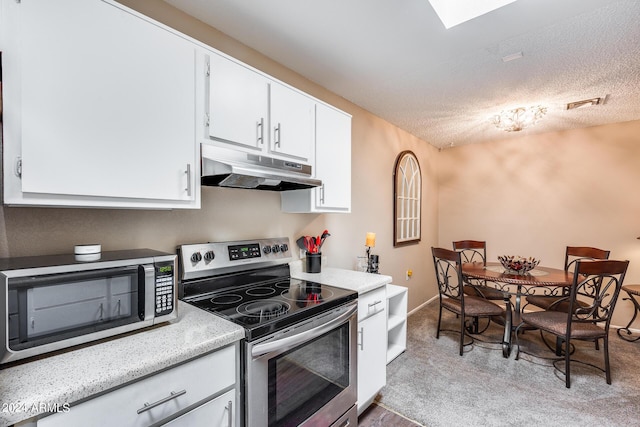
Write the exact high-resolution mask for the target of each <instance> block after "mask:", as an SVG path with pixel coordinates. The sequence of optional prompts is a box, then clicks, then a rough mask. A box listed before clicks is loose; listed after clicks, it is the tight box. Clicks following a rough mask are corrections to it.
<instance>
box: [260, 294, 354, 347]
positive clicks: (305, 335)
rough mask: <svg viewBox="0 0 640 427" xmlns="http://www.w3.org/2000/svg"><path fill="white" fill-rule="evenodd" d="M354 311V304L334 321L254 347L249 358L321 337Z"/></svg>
mask: <svg viewBox="0 0 640 427" xmlns="http://www.w3.org/2000/svg"><path fill="white" fill-rule="evenodd" d="M356 310H358V305H357V304H354V305H353V306H352V307H350V308H349V310H347V311H346V312H344V313H342V314H341V315H339V316H338V317H336V318H335V319H332V320H330V321H329V322H327V323H324V324H322V325H320V326H316V327H315V328H313V329H309V330H308V331H305V332H302V333H300V334H296V335H293V336H291V337H287V338H282V339H279V340H276V341H270V342H266V343H264V344H258V345H255V346H254V347H253V348H252V349H251V356H253V357H259V356H262V355H263V354H267V353H270V352H272V351H275V350H280V349H283V348H290V347H295V346H296V345H298V344H302V343H304V342H307V341H309V340H312V339H314V338H316V337H319V336H320V335H323V334H325V333H326V332H329V331H331V330H332V329H334V328H335V327H336V326H338V325H340V324H342V323H344V322H345V321H346V320H347V319H349V317H351V316H352V315H353V313H355V312H356Z"/></svg>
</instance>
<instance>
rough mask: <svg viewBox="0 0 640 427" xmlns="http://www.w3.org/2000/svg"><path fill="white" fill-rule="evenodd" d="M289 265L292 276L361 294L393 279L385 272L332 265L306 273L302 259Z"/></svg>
mask: <svg viewBox="0 0 640 427" xmlns="http://www.w3.org/2000/svg"><path fill="white" fill-rule="evenodd" d="M289 266H290V268H291V277H294V278H296V279H303V280H311V281H313V282H318V283H322V284H324V285H332V286H337V287H339V288H345V289H350V290H352V291H357V292H358V293H359V294H363V293H365V292H369V291H371V290H374V289H377V288H379V287H381V286H385V285H386V284H387V283H391V281H392V280H393V278H392V277H391V276H385V275H383V274H373V273H363V272H361V271H354V270H346V269H342V268H332V267H322V271H321V272H320V273H305V272H304V271H303V266H302V261H294V262H291V263H290V264H289Z"/></svg>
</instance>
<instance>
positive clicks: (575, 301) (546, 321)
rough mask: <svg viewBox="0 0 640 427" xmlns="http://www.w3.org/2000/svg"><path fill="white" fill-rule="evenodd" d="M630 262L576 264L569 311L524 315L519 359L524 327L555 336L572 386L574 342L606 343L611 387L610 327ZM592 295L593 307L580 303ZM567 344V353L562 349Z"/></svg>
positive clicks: (586, 262)
mask: <svg viewBox="0 0 640 427" xmlns="http://www.w3.org/2000/svg"><path fill="white" fill-rule="evenodd" d="M628 266H629V261H614V260H594V261H585V260H578V261H576V263H575V269H574V277H573V284H572V285H571V288H570V291H569V295H568V296H566V297H565V298H566V299H565V300H564V301H562V302H563V303H565V302H566V304H567V310H566V311H557V310H543V311H533V312H527V313H523V314H522V316H521V320H522V322H521V323H520V325H518V327H517V328H516V333H515V336H516V345H517V347H518V350H517V352H516V360H518V358H519V356H520V343H519V339H518V338H519V337H518V331H519V330H520V328H521V327H523V326H525V325H526V326H530V327H533V328H536V329H540V330H541V331H544V332H547V333H550V334H552V335H555V337H556V355H557V356H561V355H562V353H564V365H565V384H566V387H567V388H569V387H571V377H570V370H569V368H570V362H571V354H572V352H571V351H570V347H571V340H584V341H595V342H598V341H599V340H602V341H603V351H604V369H602V368H600V367H598V369H601V370H602V371H603V372H605V375H606V380H607V384H611V367H610V364H609V326H610V324H611V317H612V315H613V310H614V309H615V306H616V302H617V300H618V295H619V294H620V288H621V287H622V283H623V281H624V277H625V274H626V272H627V267H628ZM584 295H588V296H589V300H588V301H590V302H589V304H588V305H585V300H580V301H579V299H580V297H581V296H584ZM562 344H564V351H563V350H562V348H563V346H562Z"/></svg>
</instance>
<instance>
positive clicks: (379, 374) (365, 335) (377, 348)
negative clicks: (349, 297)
mask: <svg viewBox="0 0 640 427" xmlns="http://www.w3.org/2000/svg"><path fill="white" fill-rule="evenodd" d="M386 304H387V298H386V288H385V287H384V286H383V287H381V288H377V289H374V290H372V291H369V292H366V293H364V294H360V295H358V415H360V414H361V413H362V412H363V411H364V410H365V409H367V407H368V406H369V405H370V404H371V402H373V399H374V398H375V397H376V395H377V394H378V392H379V391H380V390H381V389H382V387H384V386H385V384H386V383H387V316H386V314H385V307H386Z"/></svg>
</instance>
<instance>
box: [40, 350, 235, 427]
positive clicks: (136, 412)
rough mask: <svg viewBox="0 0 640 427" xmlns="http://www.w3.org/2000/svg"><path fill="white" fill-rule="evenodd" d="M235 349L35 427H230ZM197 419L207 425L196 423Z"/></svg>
mask: <svg viewBox="0 0 640 427" xmlns="http://www.w3.org/2000/svg"><path fill="white" fill-rule="evenodd" d="M236 347H237V345H236V346H229V347H225V348H224V349H221V350H218V351H216V352H214V353H211V354H208V355H206V356H202V357H199V358H197V359H194V360H192V361H189V362H187V363H184V364H182V365H178V366H176V367H174V368H171V369H168V370H166V371H162V372H160V373H158V374H155V375H153V376H151V377H147V378H145V379H143V380H140V381H137V382H135V383H133V384H130V385H127V386H125V387H122V388H119V389H116V390H114V391H111V392H108V393H106V394H103V395H101V396H98V397H96V398H93V399H90V400H88V401H86V402H83V403H80V404H78V405H73V404H72V405H71V407H70V408H69V411H68V412H61V413H56V414H54V415H50V416H48V417H45V418H42V419H41V420H38V427H62V426H65V427H68V426H87V427H94V426H95V427H112V426H128V427H135V426H150V425H155V424H164V423H165V422H170V424H169V425H172V426H200V425H207V426H235V425H237V420H238V413H239V412H238V409H237V406H238V405H236V404H235V403H236V372H237V369H238V366H237V357H238V356H237V350H236ZM95 369H99V367H95ZM230 412H231V414H230ZM203 419H206V420H207V421H206V422H205V423H201V422H200V421H201V420H203Z"/></svg>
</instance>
